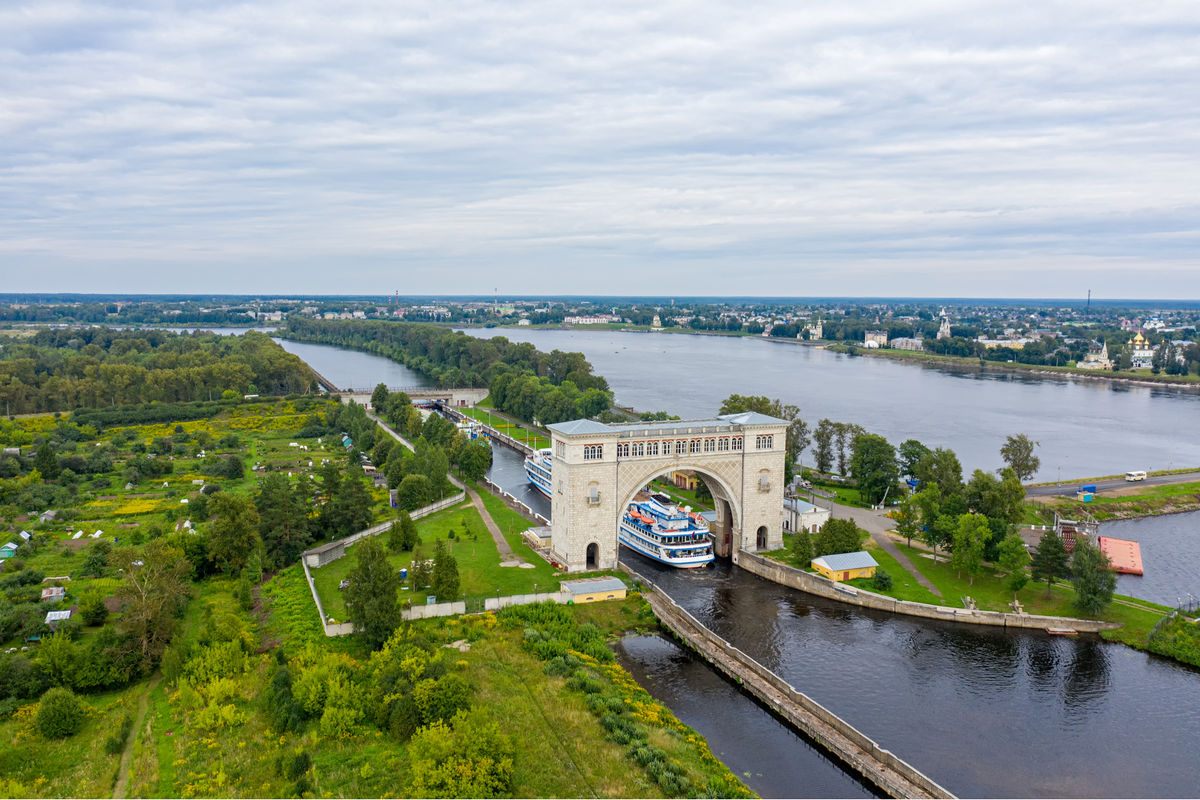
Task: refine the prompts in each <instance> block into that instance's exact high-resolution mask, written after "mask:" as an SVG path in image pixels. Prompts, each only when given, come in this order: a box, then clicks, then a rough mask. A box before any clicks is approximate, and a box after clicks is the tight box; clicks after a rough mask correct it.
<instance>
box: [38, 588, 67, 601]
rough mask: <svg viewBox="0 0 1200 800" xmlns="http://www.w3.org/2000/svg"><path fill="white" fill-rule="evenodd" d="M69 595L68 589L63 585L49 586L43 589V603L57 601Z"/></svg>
mask: <svg viewBox="0 0 1200 800" xmlns="http://www.w3.org/2000/svg"><path fill="white" fill-rule="evenodd" d="M66 596H67V590H66V589H64V588H63V587H61V586H48V587H46V588H45V589H42V602H43V603H57V602H58V601H59V600H62V599H63V598H64V597H66Z"/></svg>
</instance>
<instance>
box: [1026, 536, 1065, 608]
mask: <svg viewBox="0 0 1200 800" xmlns="http://www.w3.org/2000/svg"><path fill="white" fill-rule="evenodd" d="M1030 566H1031V572H1032V573H1033V579H1034V580H1035V581H1045V582H1046V597H1049V596H1050V587H1051V586H1053V585H1054V581H1056V580H1058V579H1060V578H1066V577H1067V576H1069V575H1070V574H1071V573H1070V570H1069V569H1068V566H1067V548H1066V547H1065V546H1064V545H1063V541H1062V539H1060V538H1058V534H1057V533H1055V532H1054V531H1052V530H1049V531H1046V532H1045V533H1043V534H1042V538H1041V539H1040V540H1039V541H1038V546H1037V551H1036V552H1035V553H1034V554H1033V563H1032V564H1031V565H1030Z"/></svg>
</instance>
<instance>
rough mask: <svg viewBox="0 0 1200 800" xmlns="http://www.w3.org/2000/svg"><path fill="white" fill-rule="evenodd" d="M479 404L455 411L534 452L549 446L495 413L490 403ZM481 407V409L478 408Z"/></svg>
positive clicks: (533, 432) (539, 438)
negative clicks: (524, 445)
mask: <svg viewBox="0 0 1200 800" xmlns="http://www.w3.org/2000/svg"><path fill="white" fill-rule="evenodd" d="M486 402H487V405H484V403H479V404H478V405H477V406H475V407H473V408H459V409H455V410H456V411H459V412H461V413H462V414H464V415H466V416H468V417H470V418H471V419H474V420H477V421H479V422H482V423H483V424H485V425H487V426H488V427H489V428H493V429H495V430H497V431H499V432H500V433H503V434H504V435H506V436H511V437H512V438H514V439H516V440H517V441H518V442H523V443H525V444H527V445H529V446H530V447H532V448H533V449H535V450H539V449H541V448H543V447H549V446H550V440H549V439H547V438H546V437H545V436H543V435H542V434H540V433H538V432H537V431H534V430H531V429H529V428H526V427H524V426H522V425H520V424H518V423H516V422H513V421H512V420H511V419H509V418H508V417H505V416H503V415H502V414H500V413H498V412H497V411H495V410H494V409H493V407H492V405H491V403H490V401H486ZM480 406H482V408H481V407H480Z"/></svg>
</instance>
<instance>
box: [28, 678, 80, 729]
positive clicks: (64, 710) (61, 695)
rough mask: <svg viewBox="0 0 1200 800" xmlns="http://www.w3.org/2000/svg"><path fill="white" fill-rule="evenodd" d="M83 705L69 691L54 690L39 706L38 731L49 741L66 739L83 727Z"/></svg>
mask: <svg viewBox="0 0 1200 800" xmlns="http://www.w3.org/2000/svg"><path fill="white" fill-rule="evenodd" d="M83 713H84V712H83V703H81V702H79V698H78V697H76V696H75V694H74V693H73V692H71V691H69V690H67V689H59V688H54V689H51V690H50V691H48V692H46V693H45V694H44V695H42V702H41V703H40V704H38V710H37V729H38V731H39V732H40V733H41V734H42V735H43V736H45V737H46V738H47V739H65V738H66V737H68V736H73V735H75V734H76V733H78V732H79V729H80V728H82V727H83Z"/></svg>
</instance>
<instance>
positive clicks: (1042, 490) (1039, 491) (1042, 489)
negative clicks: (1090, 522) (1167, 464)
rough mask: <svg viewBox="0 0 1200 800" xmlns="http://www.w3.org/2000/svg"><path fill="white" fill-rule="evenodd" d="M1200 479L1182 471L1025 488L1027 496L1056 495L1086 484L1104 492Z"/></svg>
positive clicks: (1190, 481) (1066, 493)
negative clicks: (1140, 477) (1129, 478)
mask: <svg viewBox="0 0 1200 800" xmlns="http://www.w3.org/2000/svg"><path fill="white" fill-rule="evenodd" d="M1196 481H1200V472H1181V473H1179V474H1177V475H1151V476H1149V477H1147V478H1146V480H1144V481H1127V480H1125V479H1124V478H1116V479H1113V480H1107V481H1089V480H1086V479H1085V480H1078V481H1071V482H1067V481H1064V482H1063V483H1061V484H1053V485H1050V486H1030V487H1028V488H1026V489H1025V496H1026V497H1053V496H1055V495H1062V496H1071V495H1074V494H1075V492H1077V491H1079V487H1080V486H1083V485H1084V484H1094V485H1095V487H1096V491H1098V492H1103V491H1105V490H1112V489H1128V488H1135V487H1136V488H1140V487H1142V486H1165V485H1167V484H1171V483H1194V482H1196Z"/></svg>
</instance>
